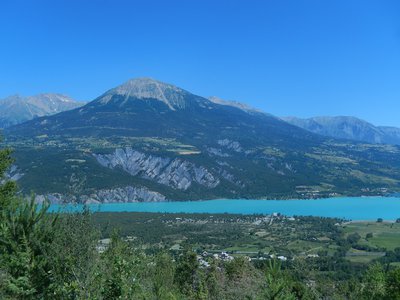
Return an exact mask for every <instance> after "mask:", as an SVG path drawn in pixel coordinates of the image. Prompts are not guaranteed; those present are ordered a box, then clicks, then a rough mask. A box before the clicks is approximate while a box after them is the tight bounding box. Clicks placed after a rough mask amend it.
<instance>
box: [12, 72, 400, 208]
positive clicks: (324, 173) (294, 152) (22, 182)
mask: <svg viewBox="0 0 400 300" xmlns="http://www.w3.org/2000/svg"><path fill="white" fill-rule="evenodd" d="M320 123H321V124H322V121H321V122H320ZM320 123H318V124H317V123H316V121H315V124H314V123H313V124H314V126H316V127H317V128H321V127H322V125H321V124H320ZM353 125H354V124H353ZM365 126H366V125H365V124H364V125H359V128H361V129H363V130H364V129H365ZM346 128H347V127H346ZM321 130H322V129H321ZM388 130H389V129H388ZM344 131H345V132H348V131H349V130H348V129H345V130H344ZM392 131H393V135H394V134H395V130H393V129H392ZM356 133H357V132H356V131H353V133H352V134H354V135H355V134H356ZM321 134H322V133H321V132H318V134H315V133H313V132H310V131H308V130H305V129H303V128H300V127H298V126H294V125H292V124H289V123H287V122H286V121H283V120H281V119H279V118H277V117H275V116H271V115H269V114H266V113H261V112H257V111H254V110H252V109H249V108H247V107H244V106H242V105H238V104H237V103H236V104H235V103H234V104H232V103H226V102H222V101H219V100H218V101H217V100H215V99H212V100H210V99H207V98H204V97H201V96H198V95H194V94H192V93H190V92H188V91H186V90H184V89H182V88H179V87H176V86H174V85H172V84H168V83H163V82H160V81H157V80H153V79H148V78H139V79H133V80H129V81H127V82H125V83H123V84H121V85H119V86H117V87H115V88H112V89H110V90H108V91H106V92H105V93H103V94H102V95H100V96H99V97H97V98H96V99H94V100H93V101H91V102H89V103H87V104H86V105H83V106H82V107H79V108H77V109H72V110H68V111H64V112H61V113H58V114H56V115H52V116H43V117H40V118H36V119H33V120H31V121H27V122H25V123H22V124H18V125H15V126H12V127H10V128H7V129H6V130H5V138H6V142H7V143H8V145H9V146H11V147H13V148H14V149H16V151H15V157H16V162H15V165H16V170H18V174H20V175H19V176H18V183H19V186H20V187H21V189H22V192H24V193H30V192H31V191H35V192H36V193H37V194H40V195H53V196H54V195H58V196H57V197H56V196H54V197H55V198H54V197H53V199H54V201H61V200H62V201H69V200H68V199H70V201H73V202H82V203H91V202H93V203H97V202H101V203H103V202H116V201H117V202H124V201H131V202H133V201H167V200H201V199H203V200H204V199H215V198H269V199H271V198H315V197H327V196H332V195H335V196H336V195H360V194H362V195H381V194H383V193H388V192H396V191H400V147H397V146H390V145H376V144H367V143H363V144H362V143H355V142H352V141H350V140H336V139H334V138H328V137H324V136H322V135H321ZM373 141H376V139H374V140H373ZM57 199H58V200H57ZM60 199H61V200H60Z"/></svg>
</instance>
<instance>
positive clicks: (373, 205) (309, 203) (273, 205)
mask: <svg viewBox="0 0 400 300" xmlns="http://www.w3.org/2000/svg"><path fill="white" fill-rule="evenodd" d="M89 207H90V209H91V210H92V211H101V212H168V213H181V212H182V213H239V214H255V213H256V214H271V213H281V214H284V215H287V216H293V215H303V216H320V217H338V218H345V219H350V220H376V219H377V218H383V219H384V220H396V219H397V218H400V197H392V198H387V197H351V198H347V197H346V198H329V199H317V200H229V199H224V200H206V201H179V202H150V203H149V202H146V203H114V204H92V205H89ZM81 208H82V206H74V205H67V206H61V205H52V206H51V208H50V209H51V210H52V211H58V210H60V209H61V210H72V211H75V210H80V209H81Z"/></svg>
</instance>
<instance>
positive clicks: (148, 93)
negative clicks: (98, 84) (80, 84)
mask: <svg viewBox="0 0 400 300" xmlns="http://www.w3.org/2000/svg"><path fill="white" fill-rule="evenodd" d="M114 95H121V96H124V98H125V101H128V99H129V98H136V99H142V100H143V99H151V100H158V101H161V102H163V103H165V104H166V105H167V106H168V107H169V108H170V109H171V110H176V109H179V108H183V107H185V105H186V104H185V97H186V96H187V95H190V93H189V92H187V91H185V90H183V89H181V88H178V87H176V86H174V85H172V84H168V83H164V82H161V81H158V80H154V79H151V78H135V79H131V80H128V81H127V82H125V83H123V84H121V85H119V86H117V87H115V88H113V89H111V90H109V91H107V92H106V93H105V94H104V95H103V96H101V97H100V98H101V100H100V101H101V102H102V103H108V101H110V99H111V97H112V96H114Z"/></svg>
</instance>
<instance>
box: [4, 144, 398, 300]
mask: <svg viewBox="0 0 400 300" xmlns="http://www.w3.org/2000/svg"><path fill="white" fill-rule="evenodd" d="M10 163H11V158H10V152H9V151H8V150H3V151H1V152H0V172H1V174H4V171H5V170H6V169H7V168H8V166H9V164H10ZM15 192H16V186H15V184H14V183H12V182H4V181H3V184H2V185H1V187H0V202H1V203H0V209H1V212H0V298H1V299H400V268H398V267H397V265H396V262H399V261H400V249H399V248H395V247H393V245H394V244H393V243H391V242H390V238H386V239H385V234H383V235H382V234H381V235H379V232H378V229H379V230H380V232H381V233H382V232H383V233H385V232H387V230H388V229H387V228H385V226H386V225H385V224H379V225H375V224H372V225H371V226H368V227H370V228H369V229H368V232H367V231H365V232H366V234H365V236H364V233H365V232H362V230H364V227H366V226H367V225H365V226H364V227H363V225H360V224H359V225H355V224H343V221H342V220H336V219H322V218H311V217H295V218H294V219H288V218H285V217H283V216H274V217H265V216H240V215H213V216H210V215H163V214H139V213H138V214H123V213H121V214H105V213H96V214H91V213H90V212H89V211H87V210H84V211H83V212H78V213H69V214H59V213H51V214H50V213H47V206H46V205H44V206H42V207H38V206H37V205H36V204H35V203H34V201H33V200H32V201H23V200H21V199H19V198H18V197H16V196H15ZM356 226H359V228H357V227H356ZM393 226H397V224H394V225H393ZM393 226H392V228H390V225H389V230H391V229H393ZM116 228H118V229H119V232H118V231H115V229H116ZM360 228H361V229H360ZM370 233H371V234H372V236H371V235H370ZM367 235H368V237H367ZM382 236H383V239H382ZM366 241H367V242H368V243H366ZM382 245H386V246H382ZM362 247H364V250H362V251H364V252H369V253H373V252H375V253H377V252H384V253H385V254H384V255H382V256H379V257H375V258H373V259H371V262H370V263H369V264H366V263H363V262H355V261H351V259H348V256H347V254H348V253H349V252H351V251H356V250H359V251H361V250H360V249H361V248H362ZM385 247H387V248H385ZM223 251H227V252H228V253H221V252H223Z"/></svg>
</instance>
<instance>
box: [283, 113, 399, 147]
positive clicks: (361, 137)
mask: <svg viewBox="0 0 400 300" xmlns="http://www.w3.org/2000/svg"><path fill="white" fill-rule="evenodd" d="M282 120H284V121H286V122H288V123H290V124H292V125H295V126H298V127H300V128H303V129H305V130H308V131H310V132H313V133H316V134H320V135H324V136H328V137H333V138H339V139H349V140H355V141H361V142H368V143H377V144H394V145H400V128H396V127H390V126H375V125H373V124H371V123H369V122H367V121H365V120H362V119H359V118H357V117H352V116H335V117H328V116H326V117H323V116H321V117H313V118H307V119H302V118H297V117H282Z"/></svg>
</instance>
